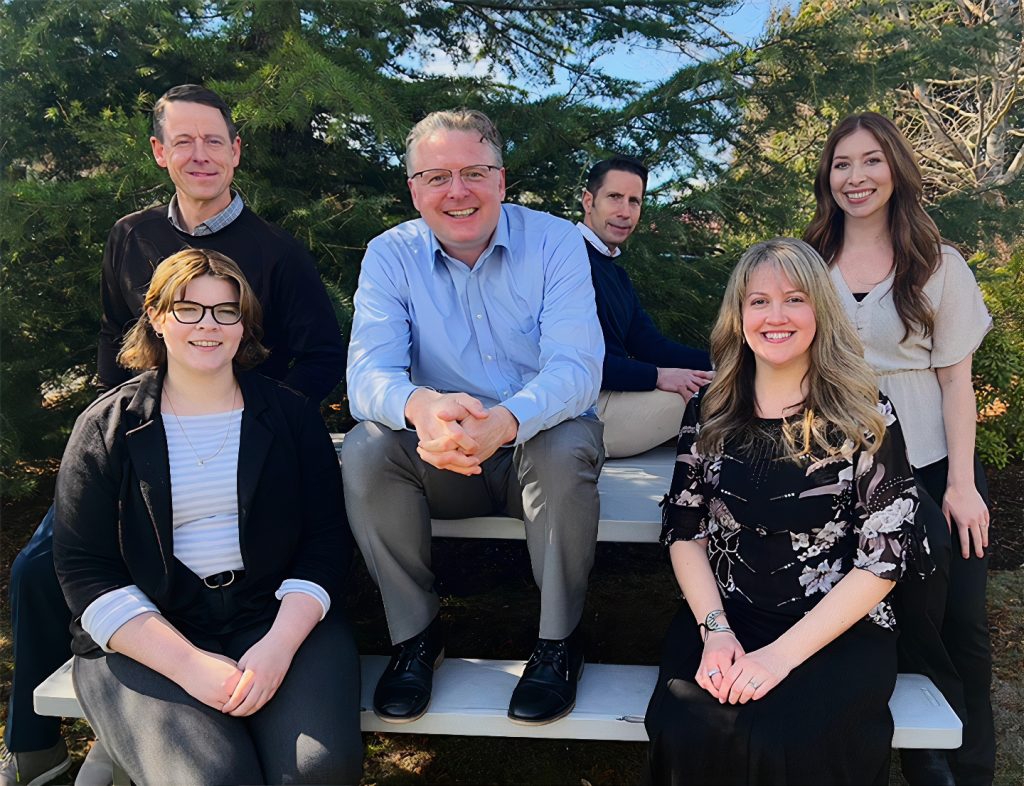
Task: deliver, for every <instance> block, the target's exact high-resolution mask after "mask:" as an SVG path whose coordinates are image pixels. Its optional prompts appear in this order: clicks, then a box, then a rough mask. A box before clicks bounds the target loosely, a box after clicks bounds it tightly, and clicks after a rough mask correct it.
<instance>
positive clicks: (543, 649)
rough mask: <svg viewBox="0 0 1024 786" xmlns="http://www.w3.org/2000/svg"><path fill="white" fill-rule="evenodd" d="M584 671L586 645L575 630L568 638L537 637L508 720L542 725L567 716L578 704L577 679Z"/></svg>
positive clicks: (514, 697) (511, 705) (513, 695)
mask: <svg viewBox="0 0 1024 786" xmlns="http://www.w3.org/2000/svg"><path fill="white" fill-rule="evenodd" d="M582 673H583V646H582V644H581V643H580V641H579V636H578V634H577V633H576V632H574V633H573V634H572V635H571V636H569V638H567V639H538V640H537V646H536V647H535V648H534V650H533V655H531V656H530V660H529V661H527V663H526V669H524V671H523V676H522V677H521V678H520V680H519V684H518V685H516V689H515V690H514V691H512V701H510V702H509V705H508V718H509V720H510V721H512V722H513V723H520V724H523V725H526V726H540V725H543V724H545V723H551V722H552V721H556V720H558V719H559V718H564V717H565V716H566V715H568V714H569V713H570V712H572V710H573V707H575V706H576V683H577V682H578V681H579V678H580V675H581V674H582Z"/></svg>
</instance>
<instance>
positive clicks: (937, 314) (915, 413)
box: [804, 112, 995, 784]
mask: <svg viewBox="0 0 1024 786" xmlns="http://www.w3.org/2000/svg"><path fill="white" fill-rule="evenodd" d="M814 193H815V197H816V199H817V210H816V213H815V217H814V220H813V221H812V222H811V224H810V226H809V227H808V228H807V231H806V232H805V234H804V239H805V240H806V241H807V242H808V243H810V244H811V245H812V246H814V247H815V248H816V249H817V250H818V252H819V253H820V254H821V255H822V256H823V257H824V258H825V260H827V261H828V262H829V264H830V266H831V273H832V279H833V281H834V282H835V284H836V288H837V289H838V290H839V294H840V298H841V300H842V302H843V305H844V307H845V309H846V311H847V313H848V315H849V317H850V319H851V320H852V322H853V323H854V326H855V327H856V328H857V332H858V335H859V336H860V339H861V341H862V342H863V344H864V348H865V358H866V360H867V361H868V363H869V365H871V367H872V368H874V369H875V371H876V373H877V374H878V377H879V379H878V385H879V388H880V389H881V390H882V392H883V393H884V394H885V395H886V396H888V397H889V399H890V400H891V401H892V403H893V405H894V407H895V409H896V412H897V414H898V415H899V418H900V421H901V423H902V425H903V433H904V436H905V437H906V442H907V448H908V451H909V454H910V461H911V464H912V465H913V467H914V474H915V475H916V477H917V479H918V482H919V483H920V484H921V485H922V486H923V487H924V488H925V489H926V490H927V491H928V493H929V494H930V495H931V496H932V498H933V499H934V500H935V502H937V503H939V504H940V505H941V506H942V513H943V514H944V517H945V523H946V525H947V527H948V531H949V532H950V535H951V539H952V544H951V545H952V554H951V555H949V556H948V589H947V586H946V582H947V572H946V570H947V569H946V560H947V556H946V554H945V551H944V549H943V548H942V546H943V541H945V542H946V543H948V542H949V541H948V539H946V533H945V531H943V528H942V526H941V523H940V525H939V526H938V527H937V528H934V527H933V528H929V535H930V539H931V540H932V541H933V542H932V547H933V549H934V551H935V561H936V564H937V566H938V570H937V571H936V573H935V574H933V576H932V577H930V578H929V579H928V580H927V581H924V582H917V583H916V586H915V583H914V582H910V583H908V584H907V585H906V586H907V589H906V591H904V592H903V597H902V598H900V597H897V601H898V604H897V615H898V616H899V609H900V606H901V605H902V607H903V610H904V617H903V619H901V620H900V622H901V624H902V625H904V626H905V627H906V628H907V629H908V630H909V631H910V633H909V635H907V636H905V637H904V639H905V641H903V642H902V647H901V660H902V662H901V670H907V669H909V670H913V671H921V672H924V673H926V674H928V675H929V676H931V677H932V679H933V680H934V681H935V682H936V684H937V685H938V687H939V688H940V690H942V692H943V694H944V695H945V696H946V698H947V699H948V700H949V701H950V703H951V704H952V705H953V707H954V709H956V710H957V712H958V714H959V715H960V716H961V718H962V719H963V720H964V743H963V746H962V747H961V748H960V749H959V750H957V751H951V752H950V753H949V754H948V755H947V754H946V753H945V752H942V751H912V752H903V772H904V775H906V776H907V777H908V780H909V781H910V783H912V784H917V783H928V784H935V783H953V782H954V780H955V783H956V784H975V783H978V784H986V783H991V782H992V777H993V769H994V763H995V741H994V732H993V725H992V706H991V701H990V699H989V687H990V683H991V653H990V644H989V634H988V626H987V622H986V618H985V583H986V568H987V564H988V556H987V552H986V549H987V548H988V544H989V510H988V505H987V502H986V498H987V490H986V485H985V476H984V473H983V471H982V468H981V465H980V463H979V462H978V460H977V457H976V455H975V445H974V441H975V421H976V418H977V407H976V403H975V397H974V388H973V385H972V382H971V359H972V356H973V354H974V352H975V350H977V348H978V346H979V345H980V344H981V341H982V339H983V338H984V337H985V334H986V333H987V332H988V330H989V329H990V327H991V325H992V320H991V318H990V317H989V315H988V312H987V311H986V309H985V304H984V301H983V300H982V296H981V292H980V291H979V289H978V285H977V283H976V282H975V280H974V276H973V274H972V273H971V271H970V268H968V266H967V263H966V262H965V261H964V258H963V257H962V256H961V255H960V253H959V252H958V251H957V250H956V249H954V248H953V247H951V246H949V245H946V244H944V243H943V242H942V240H941V237H940V235H939V231H938V229H937V227H936V226H935V223H934V222H933V221H932V219H931V218H930V217H929V216H928V215H927V214H926V213H925V212H924V209H923V208H922V206H921V197H922V182H921V173H920V171H919V169H918V167H917V164H916V162H915V155H914V152H913V150H912V149H911V148H910V146H909V145H908V144H907V141H906V139H904V137H903V136H902V134H901V133H900V132H899V130H898V129H897V128H896V127H895V125H893V123H892V122H891V121H890V120H888V119H887V118H885V117H883V116H881V115H878V114H875V113H873V112H867V113H864V114H860V115H852V116H850V117H847V118H846V119H845V120H843V121H842V122H841V123H839V125H838V126H837V127H836V128H835V130H833V132H832V133H831V134H830V135H829V138H828V140H827V141H826V143H825V149H824V150H823V152H822V156H821V160H820V162H819V165H818V172H817V177H816V180H815V184H814ZM936 536H937V537H936ZM936 541H938V542H936ZM897 592H898V595H899V593H900V591H899V590H898V591H897ZM929 631H930V635H929Z"/></svg>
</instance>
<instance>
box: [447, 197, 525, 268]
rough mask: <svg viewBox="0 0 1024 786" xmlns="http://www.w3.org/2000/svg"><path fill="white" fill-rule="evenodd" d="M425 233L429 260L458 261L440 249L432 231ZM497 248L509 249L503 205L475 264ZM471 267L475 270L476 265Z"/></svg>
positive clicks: (506, 221) (506, 216)
mask: <svg viewBox="0 0 1024 786" xmlns="http://www.w3.org/2000/svg"><path fill="white" fill-rule="evenodd" d="M427 231H428V232H430V249H431V254H432V256H431V259H433V260H434V261H435V262H437V261H439V260H440V259H441V258H442V257H444V258H447V259H451V260H453V261H458V260H455V259H454V258H453V257H452V256H450V255H449V254H448V253H447V252H446V251H445V250H444V249H443V248H441V243H440V241H439V240H438V239H437V235H435V234H434V230H432V229H430V228H429V227H428V228H427ZM498 247H501V248H503V249H505V250H506V251H508V248H509V233H508V215H507V214H506V211H505V206H504V205H502V206H501V214H500V215H499V216H498V226H496V227H495V228H494V234H493V235H492V236H491V242H490V243H488V244H487V248H485V249H484V250H483V253H482V254H480V256H479V257H478V258H477V263H479V262H482V261H483V260H485V259H487V258H488V257H489V256H490V255H491V252H492V251H494V249H495V248H498ZM460 264H464V263H460ZM473 267H474V268H475V267H476V264H474V265H473Z"/></svg>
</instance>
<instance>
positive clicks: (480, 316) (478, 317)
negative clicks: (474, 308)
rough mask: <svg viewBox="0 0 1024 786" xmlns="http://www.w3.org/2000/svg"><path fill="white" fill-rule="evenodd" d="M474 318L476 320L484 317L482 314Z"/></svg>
mask: <svg viewBox="0 0 1024 786" xmlns="http://www.w3.org/2000/svg"><path fill="white" fill-rule="evenodd" d="M476 318H477V319H483V318H484V315H483V314H477V315H476Z"/></svg>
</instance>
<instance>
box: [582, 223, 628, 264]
mask: <svg viewBox="0 0 1024 786" xmlns="http://www.w3.org/2000/svg"><path fill="white" fill-rule="evenodd" d="M576 228H577V229H578V230H579V231H580V233H581V234H582V235H583V237H584V238H586V241H587V242H588V243H590V245H592V246H593V247H594V248H596V249H597V250H598V251H600V252H601V253H602V254H604V255H605V256H606V257H611V258H612V259H615V257H617V256H618V255H619V254H621V253H622V249H621V248H617V249H615V250H614V251H612V250H611V249H610V248H608V246H606V245H605V244H604V241H603V240H601V238H599V237H598V236H597V234H596V233H595V232H594V230H593V229H591V228H590V227H588V226H587V225H586V224H584V223H583V222H582V221H578V222H576Z"/></svg>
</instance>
